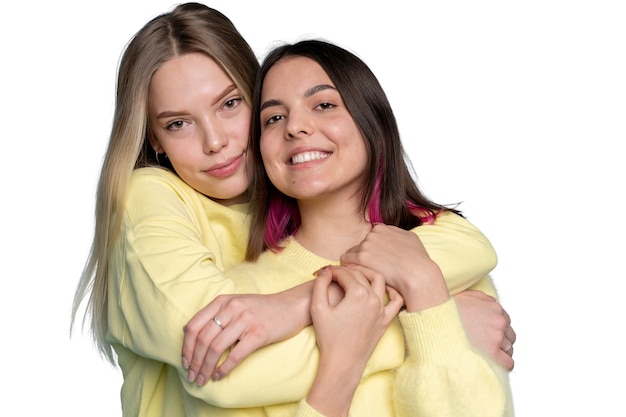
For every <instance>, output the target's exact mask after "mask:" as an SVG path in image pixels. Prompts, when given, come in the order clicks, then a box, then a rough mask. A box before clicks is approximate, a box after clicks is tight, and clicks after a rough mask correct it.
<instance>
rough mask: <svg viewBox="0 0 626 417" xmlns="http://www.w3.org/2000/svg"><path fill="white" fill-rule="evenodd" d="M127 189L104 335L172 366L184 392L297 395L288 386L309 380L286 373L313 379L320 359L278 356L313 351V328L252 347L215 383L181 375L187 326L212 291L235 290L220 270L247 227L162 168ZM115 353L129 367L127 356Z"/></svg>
mask: <svg viewBox="0 0 626 417" xmlns="http://www.w3.org/2000/svg"><path fill="white" fill-rule="evenodd" d="M131 187H132V188H131V190H130V193H129V196H130V197H129V201H128V203H127V205H126V213H125V219H124V224H123V229H122V232H121V234H120V237H119V239H118V242H117V246H116V247H115V249H114V253H113V256H112V260H111V262H110V274H109V276H110V280H109V314H108V316H109V334H108V336H107V338H108V341H109V342H110V343H112V344H114V345H122V346H123V347H124V348H125V349H127V350H129V351H132V352H133V353H134V354H136V355H138V356H140V357H142V358H147V359H150V360H153V361H156V362H161V363H164V364H166V365H169V366H171V367H172V368H174V369H175V370H176V371H177V373H178V375H179V378H180V380H181V385H182V387H183V388H184V389H185V390H186V391H187V392H188V393H189V394H191V395H192V396H193V397H195V398H198V399H201V400H202V401H205V402H207V403H209V404H212V405H215V406H219V407H225V408H230V407H254V406H262V405H266V404H272V403H280V402H286V401H294V399H293V398H292V397H291V395H293V394H292V393H293V392H298V393H302V392H307V390H308V386H309V385H310V384H311V383H312V382H311V381H309V380H308V379H306V378H299V379H298V383H294V382H293V381H292V380H290V378H291V376H293V375H294V374H297V373H298V372H303V373H304V374H306V375H312V377H314V376H315V366H316V363H317V362H316V361H315V360H314V358H313V357H311V358H310V360H309V361H303V360H302V359H301V358H300V357H299V355H298V354H294V355H292V356H293V357H292V358H291V359H289V358H284V357H283V355H284V352H285V351H284V349H294V352H299V351H301V350H304V351H310V352H313V353H314V354H317V350H316V344H315V335H314V332H313V330H312V328H308V329H304V330H303V332H302V333H301V334H300V335H299V336H298V337H296V338H293V340H290V341H289V342H288V343H286V344H285V345H283V346H282V349H278V350H277V349H276V347H275V346H273V345H270V346H267V347H265V348H262V349H259V350H257V351H256V352H254V353H253V354H252V355H251V357H250V360H247V361H244V362H245V363H244V364H241V365H240V366H238V367H237V368H236V369H235V371H233V373H232V374H231V375H229V376H228V377H226V378H224V379H223V380H221V381H219V382H217V383H215V382H209V383H207V384H205V385H204V386H203V387H198V386H197V385H196V384H193V383H190V382H188V381H187V378H186V377H187V371H186V370H185V369H183V368H182V364H181V348H182V341H183V331H182V329H183V326H184V325H185V324H186V323H187V322H188V321H189V319H190V318H191V317H192V316H193V315H194V314H195V313H196V312H197V311H198V310H200V309H201V308H203V307H204V306H205V305H207V304H208V303H209V302H211V301H212V300H213V299H214V298H215V297H216V296H218V295H220V294H228V293H234V292H235V291H236V290H235V287H234V283H233V281H232V280H231V279H230V278H229V277H228V276H226V275H225V274H224V273H223V272H222V270H223V268H224V267H225V264H226V265H228V263H230V264H234V263H237V262H240V261H241V260H242V259H243V253H244V252H243V251H244V250H245V242H246V241H247V239H246V236H247V235H245V234H242V233H245V232H246V231H247V224H246V223H245V221H243V218H244V216H243V215H242V216H237V215H236V213H233V212H232V210H231V209H228V208H223V209H222V207H215V211H211V212H208V213H207V212H206V209H207V206H206V205H205V204H204V203H203V202H202V197H201V196H198V195H197V194H196V193H194V192H192V191H191V190H190V189H187V188H186V187H185V185H184V184H182V183H179V182H178V181H177V180H176V179H175V178H169V177H168V176H167V175H165V176H164V175H163V174H159V173H156V174H154V175H145V172H144V173H142V174H139V175H137V176H136V177H135V178H134V179H133V182H132V183H131ZM240 214H241V213H240ZM229 222H230V224H229ZM228 233H230V234H232V236H229V235H228ZM238 242H241V243H240V244H239V243H238ZM237 245H239V246H237ZM120 359H122V360H126V361H129V362H128V364H127V365H128V367H130V366H133V363H132V361H133V360H134V359H133V358H132V357H130V356H128V355H125V356H124V357H120ZM137 372H138V370H134V374H136V373H137ZM300 398H302V396H301V395H300V396H298V397H297V399H300Z"/></svg>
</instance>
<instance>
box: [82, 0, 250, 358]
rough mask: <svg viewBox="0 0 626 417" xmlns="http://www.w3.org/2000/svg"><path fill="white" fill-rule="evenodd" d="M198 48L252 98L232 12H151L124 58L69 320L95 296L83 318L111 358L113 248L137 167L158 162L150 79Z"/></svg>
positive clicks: (187, 8)
mask: <svg viewBox="0 0 626 417" xmlns="http://www.w3.org/2000/svg"><path fill="white" fill-rule="evenodd" d="M194 52H200V53H204V54H206V55H208V56H209V57H210V58H212V59H213V60H214V61H215V62H216V63H218V65H220V66H221V67H222V69H223V70H224V71H225V72H226V73H227V74H228V75H229V76H230V78H231V79H232V80H233V82H234V83H235V85H236V86H237V87H238V88H239V90H240V91H241V94H242V95H243V97H244V100H246V101H247V102H248V104H250V103H252V90H253V87H254V82H255V77H256V73H257V70H258V66H259V63H258V60H257V58H256V56H255V55H254V52H253V51H252V49H251V48H250V46H249V45H248V43H247V42H246V41H245V39H243V37H242V36H241V34H240V33H239V32H238V31H237V29H236V28H235V26H234V25H233V24H232V22H231V21H230V20H229V19H228V18H227V17H226V16H224V15H223V14H222V13H220V12H219V11H217V10H214V9H211V8H209V7H207V6H205V5H202V4H199V3H185V4H181V5H179V6H177V7H176V8H175V9H173V10H172V11H171V12H169V13H165V14H162V15H159V16H157V17H155V18H154V19H152V20H151V21H150V22H148V23H147V24H146V25H145V26H144V27H143V28H142V29H141V30H139V32H137V33H136V34H135V36H134V37H133V38H132V39H131V40H130V42H129V43H128V45H127V47H126V49H125V51H124V53H123V55H122V58H121V61H120V65H119V70H118V78H117V92H116V104H115V112H114V117H113V127H112V129H111V136H110V139H109V145H108V149H107V151H106V154H105V158H104V162H103V166H102V171H101V173H100V179H99V183H98V188H97V198H96V210H95V230H94V239H93V242H92V245H91V250H90V253H89V256H88V259H87V262H86V264H85V268H84V270H83V273H82V275H81V277H80V281H79V283H78V287H77V289H76V294H75V296H74V303H73V306H72V319H71V326H70V334H71V331H72V329H73V327H74V324H75V321H76V315H77V312H78V310H79V308H80V306H81V304H82V303H83V301H84V300H85V298H86V297H88V300H87V304H86V311H85V316H84V317H83V325H84V324H85V322H86V320H87V319H88V318H90V330H91V335H92V337H93V339H94V341H95V343H96V345H97V347H98V350H99V352H100V353H101V355H102V356H103V357H105V358H106V359H107V360H109V361H110V362H112V363H114V355H113V350H112V348H111V346H110V344H108V343H107V341H106V335H107V328H108V319H107V313H108V307H107V304H108V275H109V265H108V260H109V255H110V252H111V248H112V247H113V245H114V243H115V240H116V239H117V238H118V234H119V231H120V226H121V222H122V213H123V211H124V201H125V196H126V190H127V188H128V183H129V181H130V176H131V174H132V171H133V170H134V169H135V168H139V167H143V166H151V165H156V164H158V161H156V159H155V155H154V153H153V151H152V148H151V146H150V143H149V139H148V138H149V137H150V135H151V132H150V126H149V122H148V111H147V102H148V89H149V86H150V80H151V79H152V75H153V74H154V73H155V71H156V70H157V69H158V68H160V66H161V65H163V64H164V63H165V62H167V61H168V60H170V59H172V58H174V57H176V56H180V55H184V54H187V53H194Z"/></svg>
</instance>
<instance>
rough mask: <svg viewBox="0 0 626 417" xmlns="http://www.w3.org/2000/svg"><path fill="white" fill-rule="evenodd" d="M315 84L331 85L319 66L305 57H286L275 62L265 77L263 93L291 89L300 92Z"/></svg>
mask: <svg viewBox="0 0 626 417" xmlns="http://www.w3.org/2000/svg"><path fill="white" fill-rule="evenodd" d="M317 84H328V85H333V83H332V82H331V80H330V77H329V76H328V74H326V71H325V70H324V69H323V68H322V67H321V65H320V64H318V63H317V62H316V61H314V60H312V59H311V58H307V57H302V56H295V57H286V58H282V59H280V60H279V61H278V62H276V63H275V64H274V65H273V66H272V67H271V68H270V69H269V71H268V72H267V74H266V75H265V79H264V80H263V93H264V95H265V94H266V93H268V92H270V91H274V90H285V89H291V88H293V89H297V90H298V91H300V90H301V89H304V88H308V87H310V86H312V85H317Z"/></svg>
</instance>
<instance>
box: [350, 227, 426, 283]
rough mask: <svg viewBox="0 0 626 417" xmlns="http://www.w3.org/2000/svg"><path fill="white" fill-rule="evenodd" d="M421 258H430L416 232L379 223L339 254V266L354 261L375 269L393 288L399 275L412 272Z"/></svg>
mask: <svg viewBox="0 0 626 417" xmlns="http://www.w3.org/2000/svg"><path fill="white" fill-rule="evenodd" d="M424 260H429V261H430V258H429V256H428V253H427V252H426V249H425V248H424V245H423V244H422V242H421V240H420V239H419V237H417V235H416V234H415V233H413V232H411V231H408V230H404V229H400V228H399V227H396V226H388V225H385V224H380V223H379V224H375V225H374V226H373V227H372V231H371V232H369V233H368V234H367V236H366V237H365V239H363V241H362V242H361V243H360V244H358V245H356V246H354V247H352V248H350V249H348V250H347V251H346V253H344V254H343V255H342V256H341V264H342V265H350V264H356V265H361V266H364V267H366V268H369V269H372V270H374V271H378V272H380V273H381V274H382V275H383V276H384V277H385V279H386V281H387V284H388V285H391V286H392V287H394V288H398V284H399V281H400V280H401V279H402V277H410V276H412V275H413V274H415V271H416V270H418V269H419V268H420V264H421V263H422V262H423V261H424Z"/></svg>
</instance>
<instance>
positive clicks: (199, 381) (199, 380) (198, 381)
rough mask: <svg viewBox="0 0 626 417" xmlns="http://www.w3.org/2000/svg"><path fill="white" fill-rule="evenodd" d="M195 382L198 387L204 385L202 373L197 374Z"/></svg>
mask: <svg viewBox="0 0 626 417" xmlns="http://www.w3.org/2000/svg"><path fill="white" fill-rule="evenodd" d="M196 384H198V386H199V387H201V386H203V385H204V375H198V379H196Z"/></svg>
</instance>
